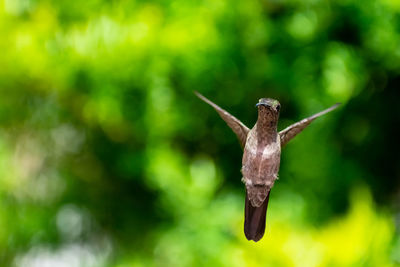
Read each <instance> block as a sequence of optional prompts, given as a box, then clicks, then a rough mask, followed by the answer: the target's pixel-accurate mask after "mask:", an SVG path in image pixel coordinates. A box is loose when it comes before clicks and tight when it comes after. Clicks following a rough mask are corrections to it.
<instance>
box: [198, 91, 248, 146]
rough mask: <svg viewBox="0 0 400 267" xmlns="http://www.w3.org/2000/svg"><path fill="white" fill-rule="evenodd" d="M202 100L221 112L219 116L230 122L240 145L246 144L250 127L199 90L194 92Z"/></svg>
mask: <svg viewBox="0 0 400 267" xmlns="http://www.w3.org/2000/svg"><path fill="white" fill-rule="evenodd" d="M194 93H195V94H196V95H197V96H198V97H199V98H200V99H201V100H203V101H204V102H206V103H207V104H209V105H211V106H212V107H213V108H214V109H215V110H216V111H217V112H218V114H219V116H220V117H221V118H222V119H223V120H224V121H225V122H226V124H228V126H229V127H230V128H231V129H232V131H233V132H234V133H235V134H236V136H237V138H238V139H239V142H240V145H241V146H242V148H243V147H244V146H245V144H246V138H247V134H248V133H249V131H250V130H249V128H247V127H246V125H244V124H243V123H242V122H241V121H240V120H238V119H237V118H235V117H234V116H232V115H231V114H229V113H228V112H227V111H225V110H223V109H222V108H220V107H219V106H217V105H216V104H214V103H213V102H212V101H211V100H208V99H207V98H206V97H204V96H203V95H201V94H200V93H198V92H196V91H195V92H194Z"/></svg>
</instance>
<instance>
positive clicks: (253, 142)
mask: <svg viewBox="0 0 400 267" xmlns="http://www.w3.org/2000/svg"><path fill="white" fill-rule="evenodd" d="M194 93H195V94H196V95H197V96H198V97H199V98H200V99H201V100H203V101H204V102H206V103H207V104H209V105H211V106H212V107H213V108H214V109H215V110H216V111H217V112H218V114H219V115H220V117H221V118H222V119H223V120H224V121H225V122H226V123H227V124H228V126H229V127H230V128H231V129H232V130H233V132H234V133H235V134H236V136H237V138H238V139H239V142H240V145H241V146H242V148H243V149H244V153H243V159H242V169H241V171H242V174H243V178H242V182H243V183H244V184H245V187H246V201H245V217H244V234H245V236H246V238H247V239H248V240H253V241H254V242H257V241H259V240H260V239H261V238H262V237H263V236H264V231H265V220H266V213H267V206H268V200H269V196H270V194H271V188H272V186H273V185H274V182H275V180H276V179H278V171H279V164H280V158H281V148H282V147H283V146H285V145H286V144H287V143H288V142H289V141H290V140H291V139H293V138H294V137H295V136H296V135H297V134H299V133H300V132H301V131H303V130H304V129H305V128H306V127H307V126H308V125H309V124H310V123H311V122H312V121H313V120H315V119H316V118H318V117H320V116H322V115H325V114H326V113H328V112H330V111H332V110H334V109H335V108H337V107H338V106H339V105H340V103H337V104H335V105H333V106H332V107H330V108H328V109H325V110H323V111H321V112H318V113H316V114H314V115H312V116H310V117H308V118H305V119H303V120H301V121H299V122H296V123H294V124H292V125H290V126H289V127H287V128H286V129H284V130H282V131H280V132H278V130H277V124H278V119H279V111H280V108H281V105H280V103H279V102H278V101H277V100H275V99H271V98H261V99H260V100H259V101H258V103H257V104H256V107H257V109H258V118H257V122H256V124H255V125H254V127H253V128H252V129H249V128H248V127H247V126H246V125H244V124H243V123H242V122H241V121H240V120H238V119H237V118H236V117H234V116H233V115H231V114H229V113H228V112H227V111H225V110H224V109H222V108H220V107H219V106H218V105H216V104H215V103H213V102H212V101H211V100H209V99H207V98H206V97H204V96H203V95H201V94H200V93H198V92H194Z"/></svg>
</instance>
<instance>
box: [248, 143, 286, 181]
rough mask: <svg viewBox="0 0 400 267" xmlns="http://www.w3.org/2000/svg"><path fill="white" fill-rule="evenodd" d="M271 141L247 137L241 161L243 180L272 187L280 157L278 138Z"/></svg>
mask: <svg viewBox="0 0 400 267" xmlns="http://www.w3.org/2000/svg"><path fill="white" fill-rule="evenodd" d="M272 140H273V141H271V139H269V140H262V139H261V141H260V138H257V136H249V138H248V139H247V141H246V146H245V149H244V154H243V160H242V173H243V178H244V180H247V181H251V182H252V183H255V184H268V185H271V186H272V184H273V181H275V180H276V179H277V174H278V170H279V164H280V155H281V147H280V139H279V136H276V138H273V139H272Z"/></svg>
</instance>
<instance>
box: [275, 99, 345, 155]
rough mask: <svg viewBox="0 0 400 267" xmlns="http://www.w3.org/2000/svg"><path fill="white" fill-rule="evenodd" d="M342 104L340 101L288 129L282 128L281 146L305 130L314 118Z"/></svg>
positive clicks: (280, 133)
mask: <svg viewBox="0 0 400 267" xmlns="http://www.w3.org/2000/svg"><path fill="white" fill-rule="evenodd" d="M339 105H340V103H336V104H335V105H333V106H332V107H330V108H327V109H325V110H323V111H321V112H318V113H316V114H314V115H312V116H310V117H308V118H305V119H302V120H301V121H299V122H296V123H294V124H292V125H290V126H289V127H287V128H286V129H284V130H282V131H280V132H279V136H280V138H281V147H283V146H284V145H286V144H287V143H288V142H289V141H290V140H292V139H293V138H294V137H295V136H296V135H297V134H299V133H300V132H301V131H303V130H304V129H305V128H306V127H307V126H308V125H309V124H310V123H311V122H312V121H313V120H315V119H316V118H318V117H320V116H322V115H325V114H326V113H328V112H330V111H332V110H334V109H335V108H337V107H338V106H339Z"/></svg>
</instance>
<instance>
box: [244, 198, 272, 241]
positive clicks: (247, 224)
mask: <svg viewBox="0 0 400 267" xmlns="http://www.w3.org/2000/svg"><path fill="white" fill-rule="evenodd" d="M270 192H271V191H269V192H268V195H267V197H266V198H265V200H264V202H263V203H262V204H261V206H259V207H253V206H252V205H251V202H250V200H249V198H248V197H247V192H246V203H245V215H244V234H245V236H246V238H247V240H253V241H254V242H257V241H259V240H260V239H261V238H262V237H263V236H264V231H265V219H266V214H267V207H268V200H269V195H270Z"/></svg>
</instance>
